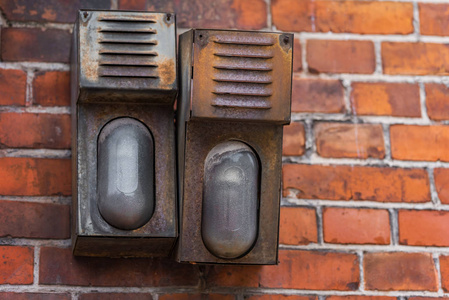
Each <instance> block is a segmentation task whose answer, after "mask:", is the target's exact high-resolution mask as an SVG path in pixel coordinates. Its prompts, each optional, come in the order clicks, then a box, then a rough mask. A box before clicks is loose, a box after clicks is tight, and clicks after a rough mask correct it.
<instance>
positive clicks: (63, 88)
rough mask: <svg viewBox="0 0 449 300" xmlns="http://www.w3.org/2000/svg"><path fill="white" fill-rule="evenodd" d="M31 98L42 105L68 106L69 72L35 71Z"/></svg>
mask: <svg viewBox="0 0 449 300" xmlns="http://www.w3.org/2000/svg"><path fill="white" fill-rule="evenodd" d="M33 92H34V93H33V98H34V99H33V100H34V103H35V104H38V105H42V106H70V74H69V72H60V71H42V72H38V73H36V76H35V78H34V82H33Z"/></svg>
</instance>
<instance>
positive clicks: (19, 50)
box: [1, 28, 72, 62]
mask: <svg viewBox="0 0 449 300" xmlns="http://www.w3.org/2000/svg"><path fill="white" fill-rule="evenodd" d="M71 43H72V40H71V35H70V32H69V31H65V30H60V29H40V28H2V31H1V45H2V47H1V57H2V60H3V61H31V62H68V61H69V53H70V45H71Z"/></svg>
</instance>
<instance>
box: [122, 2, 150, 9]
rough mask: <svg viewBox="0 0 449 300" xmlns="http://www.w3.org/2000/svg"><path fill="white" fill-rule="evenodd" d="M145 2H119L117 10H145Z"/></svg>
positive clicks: (146, 4)
mask: <svg viewBox="0 0 449 300" xmlns="http://www.w3.org/2000/svg"><path fill="white" fill-rule="evenodd" d="M147 7H148V2H147V0H119V2H118V8H119V9H126V10H147Z"/></svg>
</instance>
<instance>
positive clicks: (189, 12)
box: [147, 0, 267, 29]
mask: <svg viewBox="0 0 449 300" xmlns="http://www.w3.org/2000/svg"><path fill="white" fill-rule="evenodd" d="M147 10H149V11H167V12H175V13H176V23H177V26H178V27H180V28H220V29H222V28H238V29H262V28H265V27H267V4H266V2H265V1H263V0H249V1H247V0H223V1H202V0H185V1H166V0H153V1H149V2H148V5H147Z"/></svg>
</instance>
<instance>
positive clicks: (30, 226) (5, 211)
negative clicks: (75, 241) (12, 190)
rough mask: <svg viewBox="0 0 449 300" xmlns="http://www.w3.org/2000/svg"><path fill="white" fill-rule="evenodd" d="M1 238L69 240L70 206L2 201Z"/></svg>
mask: <svg viewBox="0 0 449 300" xmlns="http://www.w3.org/2000/svg"><path fill="white" fill-rule="evenodd" d="M0 223H1V224H3V225H2V226H1V227H0V236H11V237H24V238H45V239H68V238H70V207H69V206H68V205H59V204H44V203H30V202H20V201H0Z"/></svg>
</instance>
